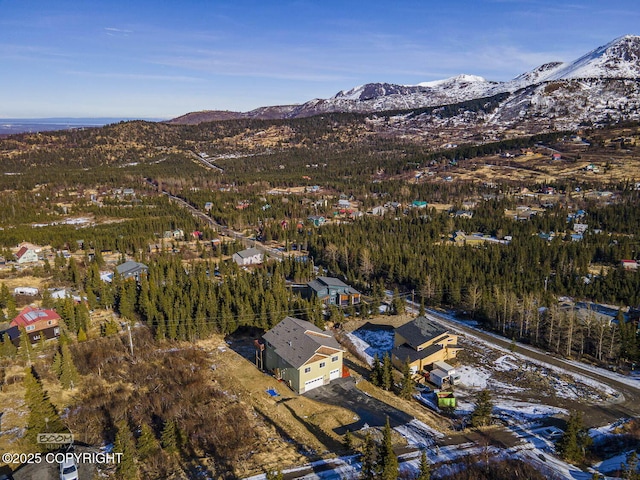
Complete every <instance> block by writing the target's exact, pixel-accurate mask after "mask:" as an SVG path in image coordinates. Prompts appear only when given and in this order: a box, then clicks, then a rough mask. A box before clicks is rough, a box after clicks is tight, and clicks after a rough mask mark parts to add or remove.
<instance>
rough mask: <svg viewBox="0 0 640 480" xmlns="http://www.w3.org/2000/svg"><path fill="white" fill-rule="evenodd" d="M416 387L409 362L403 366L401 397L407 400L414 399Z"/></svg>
mask: <svg viewBox="0 0 640 480" xmlns="http://www.w3.org/2000/svg"><path fill="white" fill-rule="evenodd" d="M414 387H415V385H414V382H413V377H412V375H411V367H410V366H409V360H407V361H406V362H404V364H403V365H402V389H401V390H400V394H399V395H400V397H402V398H404V399H407V400H408V399H410V398H411V397H413V390H414Z"/></svg>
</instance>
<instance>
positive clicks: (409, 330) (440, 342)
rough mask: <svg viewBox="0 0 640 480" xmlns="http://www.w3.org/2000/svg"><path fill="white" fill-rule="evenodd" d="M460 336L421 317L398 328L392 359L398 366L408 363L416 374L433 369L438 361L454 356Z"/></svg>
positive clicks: (457, 349) (399, 367)
mask: <svg viewBox="0 0 640 480" xmlns="http://www.w3.org/2000/svg"><path fill="white" fill-rule="evenodd" d="M460 350H461V348H459V347H458V335H456V334H454V333H451V332H450V331H449V330H447V329H446V328H445V327H443V326H442V325H441V324H439V323H437V322H435V321H433V320H430V319H428V318H426V317H418V318H416V319H414V320H412V321H410V322H407V323H405V324H404V325H401V326H399V327H398V328H396V329H395V337H394V342H393V350H391V361H392V362H393V364H394V365H395V366H396V368H398V369H402V367H403V365H404V363H405V362H409V368H410V369H411V371H412V372H413V373H417V372H419V371H422V370H430V369H431V368H432V366H433V364H434V363H435V362H441V361H445V360H449V359H451V358H455V356H456V355H457V354H458V352H459V351H460Z"/></svg>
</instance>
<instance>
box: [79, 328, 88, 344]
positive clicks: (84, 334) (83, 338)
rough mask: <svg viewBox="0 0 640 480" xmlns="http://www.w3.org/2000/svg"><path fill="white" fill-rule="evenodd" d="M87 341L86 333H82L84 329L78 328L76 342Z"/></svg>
mask: <svg viewBox="0 0 640 480" xmlns="http://www.w3.org/2000/svg"><path fill="white" fill-rule="evenodd" d="M86 341H87V333H86V332H85V331H84V328H80V330H78V342H86Z"/></svg>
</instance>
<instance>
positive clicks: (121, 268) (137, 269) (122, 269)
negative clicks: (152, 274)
mask: <svg viewBox="0 0 640 480" xmlns="http://www.w3.org/2000/svg"><path fill="white" fill-rule="evenodd" d="M116 272H118V273H119V274H120V275H121V276H122V278H123V279H125V280H127V279H129V278H135V279H136V282H139V281H140V275H147V274H148V273H149V267H147V266H146V265H145V264H144V263H139V262H134V261H132V260H128V261H126V262H124V263H121V264H120V265H118V266H117V267H116Z"/></svg>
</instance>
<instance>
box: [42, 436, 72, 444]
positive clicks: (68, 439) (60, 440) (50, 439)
mask: <svg viewBox="0 0 640 480" xmlns="http://www.w3.org/2000/svg"><path fill="white" fill-rule="evenodd" d="M38 443H48V444H58V445H64V444H72V443H73V434H72V433H39V434H38Z"/></svg>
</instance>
